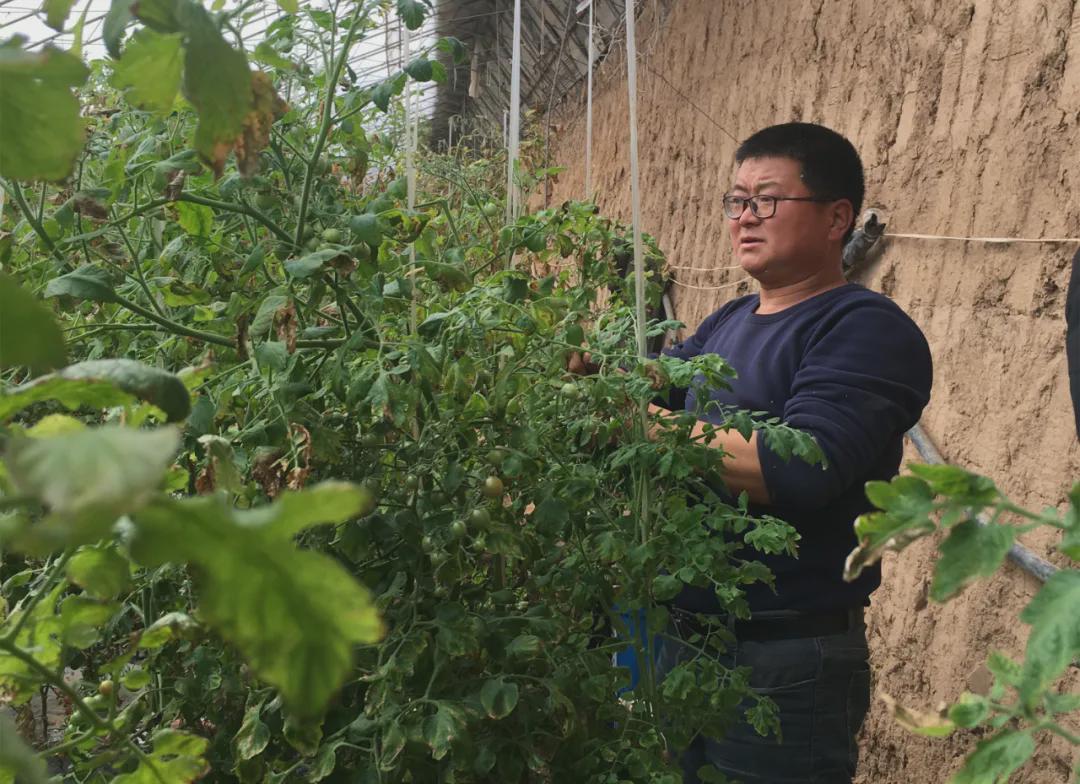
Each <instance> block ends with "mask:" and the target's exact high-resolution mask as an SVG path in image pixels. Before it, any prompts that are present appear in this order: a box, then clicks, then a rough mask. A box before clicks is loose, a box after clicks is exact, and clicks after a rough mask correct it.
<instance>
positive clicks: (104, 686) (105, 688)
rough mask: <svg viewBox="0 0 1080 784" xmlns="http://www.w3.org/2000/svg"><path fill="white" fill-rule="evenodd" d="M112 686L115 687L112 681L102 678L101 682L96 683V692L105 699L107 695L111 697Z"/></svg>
mask: <svg viewBox="0 0 1080 784" xmlns="http://www.w3.org/2000/svg"><path fill="white" fill-rule="evenodd" d="M114 688H115V685H114V684H113V682H112V681H111V680H109V679H107V678H106V679H105V680H103V681H102V682H101V683H99V684H98V694H100V695H101V696H102V697H105V698H106V699H108V698H109V697H111V696H112V695H113V690H114Z"/></svg>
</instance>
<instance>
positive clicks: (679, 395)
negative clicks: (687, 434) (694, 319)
mask: <svg viewBox="0 0 1080 784" xmlns="http://www.w3.org/2000/svg"><path fill="white" fill-rule="evenodd" d="M742 299H745V298H740V299H738V300H733V301H731V302H728V303H726V304H725V305H724V306H723V307H721V308H720V309H719V310H717V311H716V312H715V313H713V314H712V315H710V316H708V317H707V318H706V319H705V320H704V321H702V322H701V324H700V325H698V328H697V330H696V331H695V332H694V334H693V335H691V336H690V337H689V338H687V339H686V340H684V341H683V342H682V343H676V344H675V345H674V346H668V347H667V348H665V349H664V350H663V351H662V352H660V353H661V354H663V355H664V356H668V357H675V358H676V359H683V360H688V359H693V358H694V357H696V356H698V355H699V354H701V353H702V352H704V351H705V346H706V344H707V343H708V342H709V338H710V337H712V335H713V333H714V332H716V329H717V327H719V325H720V324H721V322H722V321H723V320H724V319H725V318H726V317H727V315H728V314H729V313H730V312H731V311H732V309H733V308H734V306H735V303H737V302H740V301H741V300H742ZM688 391H689V390H688V388H687V387H672V388H671V390H670V391H669V392H668V394H667V395H666V396H660V397H657V398H656V399H655V400H653V402H654V403H655V404H656V405H658V406H661V407H662V408H666V409H667V410H668V411H683V410H685V409H686V393H687V392H688Z"/></svg>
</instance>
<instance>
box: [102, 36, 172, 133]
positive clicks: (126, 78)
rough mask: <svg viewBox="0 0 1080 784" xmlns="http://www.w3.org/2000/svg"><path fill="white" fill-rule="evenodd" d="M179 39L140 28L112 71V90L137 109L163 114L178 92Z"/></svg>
mask: <svg viewBox="0 0 1080 784" xmlns="http://www.w3.org/2000/svg"><path fill="white" fill-rule="evenodd" d="M183 63H184V60H183V36H182V35H179V34H171V35H170V34H163V33H155V32H154V31H153V30H151V29H149V28H143V29H142V30H139V31H138V32H137V33H135V35H134V36H132V38H131V40H130V41H129V42H128V45H127V47H125V49H124V55H123V57H121V58H120V60H119V62H117V63H116V64H115V66H114V68H113V75H112V78H111V79H110V82H111V83H112V85H113V87H116V88H117V89H120V90H125V91H126V97H127V99H128V101H129V102H130V103H131V104H133V105H134V106H137V107H139V108H140V109H146V110H148V111H152V112H158V113H161V114H167V113H168V112H169V111H170V110H172V107H173V104H174V103H175V102H176V94H177V93H178V92H179V91H180V74H181V71H182V68H183Z"/></svg>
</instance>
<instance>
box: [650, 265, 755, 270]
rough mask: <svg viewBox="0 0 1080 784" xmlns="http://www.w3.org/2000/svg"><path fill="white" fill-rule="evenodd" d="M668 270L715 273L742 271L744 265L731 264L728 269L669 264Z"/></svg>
mask: <svg viewBox="0 0 1080 784" xmlns="http://www.w3.org/2000/svg"><path fill="white" fill-rule="evenodd" d="M667 268H668V269H673V270H688V271H689V272H715V271H717V270H733V269H742V265H741V264H731V265H729V266H727V267H690V266H687V265H684V264H668V265H667Z"/></svg>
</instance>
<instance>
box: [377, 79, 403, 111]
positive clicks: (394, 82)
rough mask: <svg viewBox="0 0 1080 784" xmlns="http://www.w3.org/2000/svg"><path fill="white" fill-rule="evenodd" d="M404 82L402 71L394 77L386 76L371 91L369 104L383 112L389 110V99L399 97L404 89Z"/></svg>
mask: <svg viewBox="0 0 1080 784" xmlns="http://www.w3.org/2000/svg"><path fill="white" fill-rule="evenodd" d="M405 82H406V76H405V72H404V71H402V72H401V73H399V74H397V75H395V76H388V77H387V78H386V79H384V80H383V81H381V82H379V84H377V85H376V86H375V89H374V90H372V91H371V102H372V103H373V104H375V105H376V106H377V107H379V108H380V109H382V110H383V111H384V112H385V111H387V110H389V108H390V99H391V98H393V97H394V96H395V95H401V91H402V90H404V89H405Z"/></svg>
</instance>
